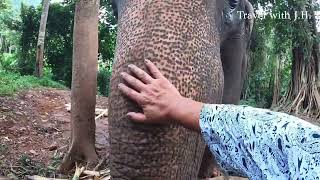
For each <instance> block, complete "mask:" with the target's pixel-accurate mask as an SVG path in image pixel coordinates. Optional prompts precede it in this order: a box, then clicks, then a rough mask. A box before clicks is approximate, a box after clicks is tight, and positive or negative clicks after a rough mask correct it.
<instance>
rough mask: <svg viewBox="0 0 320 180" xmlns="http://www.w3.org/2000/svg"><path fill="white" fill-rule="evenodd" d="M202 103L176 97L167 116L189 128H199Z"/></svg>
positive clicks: (197, 129)
mask: <svg viewBox="0 0 320 180" xmlns="http://www.w3.org/2000/svg"><path fill="white" fill-rule="evenodd" d="M202 106H203V103H200V102H197V101H194V100H192V99H190V98H186V97H182V96H181V97H180V98H177V100H176V102H175V103H172V106H171V108H170V111H169V118H170V119H172V121H173V122H175V123H178V124H180V125H182V126H184V127H186V128H188V129H191V130H196V131H199V130H200V126H199V119H200V112H201V109H202Z"/></svg>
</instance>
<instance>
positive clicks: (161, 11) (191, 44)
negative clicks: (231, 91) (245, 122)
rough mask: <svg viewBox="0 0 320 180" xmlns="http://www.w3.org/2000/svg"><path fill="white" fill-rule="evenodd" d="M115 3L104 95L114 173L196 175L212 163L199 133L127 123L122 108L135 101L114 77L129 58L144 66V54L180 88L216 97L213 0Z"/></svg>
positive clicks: (219, 81)
mask: <svg viewBox="0 0 320 180" xmlns="http://www.w3.org/2000/svg"><path fill="white" fill-rule="evenodd" d="M113 5H114V6H115V7H116V12H117V15H118V36H117V47H116V55H115V63H114V66H113V74H112V77H111V92H110V97H109V129H110V148H111V149H110V154H111V155H110V160H111V175H112V178H113V179H166V180H170V179H172V180H179V179H181V180H187V179H192V180H193V179H197V178H198V174H199V175H200V176H201V172H205V171H208V168H209V167H210V166H209V165H208V164H207V163H206V162H205V163H204V162H203V161H202V158H203V157H205V158H206V157H207V156H206V155H205V156H204V153H205V143H204V142H203V140H202V138H201V135H200V134H199V133H196V132H192V131H190V130H187V129H185V128H183V127H181V126H179V125H170V126H160V125H142V124H135V123H133V122H132V121H130V120H129V119H128V118H127V117H126V113H127V112H129V111H141V109H140V108H139V107H138V106H137V105H136V104H135V103H134V102H132V101H131V100H129V99H127V98H126V97H124V96H123V95H122V94H121V93H120V92H119V91H118V90H117V84H119V83H120V82H122V80H121V78H120V72H123V71H126V72H128V68H127V65H128V64H131V63H132V64H135V65H137V66H138V67H141V68H142V69H145V66H144V59H149V60H151V61H153V62H154V63H155V64H156V65H157V67H158V68H159V69H160V70H161V72H162V73H163V74H164V76H165V77H167V78H168V79H169V80H170V81H171V82H172V83H173V84H174V85H175V86H176V87H177V88H178V90H179V91H180V93H181V94H182V95H183V96H186V97H189V98H192V99H194V100H197V101H201V102H204V103H221V102H222V101H223V89H224V83H223V81H224V79H223V78H224V75H223V70H224V69H223V65H222V63H221V58H220V44H223V43H222V42H223V41H221V36H222V33H221V32H222V31H221V29H219V27H220V25H219V23H221V22H222V21H219V18H217V15H216V13H217V9H219V7H218V6H219V4H218V3H216V1H213V0H174V1H164V0H114V2H113ZM222 9H223V8H222ZM222 9H221V12H222V11H223V10H222ZM217 23H218V24H217ZM226 41H227V40H226ZM186 108H188V107H186ZM201 164H202V165H201ZM209 164H210V163H209ZM201 166H202V167H201ZM200 167H201V170H200ZM199 172H200V173H199Z"/></svg>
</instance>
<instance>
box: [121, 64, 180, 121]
mask: <svg viewBox="0 0 320 180" xmlns="http://www.w3.org/2000/svg"><path fill="white" fill-rule="evenodd" d="M145 64H146V66H147V68H148V70H149V72H150V73H151V74H150V75H149V74H148V73H146V72H145V71H143V70H142V69H140V68H138V67H137V66H135V65H132V64H131V65H129V69H130V71H131V72H132V73H133V74H134V75H135V76H132V75H130V74H128V73H126V72H122V73H121V77H122V78H123V79H124V80H125V81H126V82H127V83H128V85H129V86H130V87H129V86H127V85H125V84H122V83H121V84H119V86H118V87H119V90H120V91H121V92H122V93H123V94H125V95H126V96H128V97H129V98H130V99H132V100H133V101H135V102H137V103H138V104H139V106H141V107H142V110H143V113H138V112H129V113H128V114H127V116H129V118H131V119H132V120H134V121H136V122H143V123H155V124H168V123H170V122H169V121H170V120H172V118H173V116H174V115H173V114H174V111H175V110H174V109H175V107H176V106H177V104H179V103H181V101H183V100H184V98H183V97H182V96H181V95H180V93H179V91H178V90H177V89H176V88H175V87H174V86H173V84H172V83H171V82H170V81H169V80H168V79H166V78H165V77H164V76H163V75H162V74H161V72H160V71H159V69H158V68H157V67H156V66H155V65H154V64H153V63H152V62H151V61H149V60H145ZM131 87H132V88H131Z"/></svg>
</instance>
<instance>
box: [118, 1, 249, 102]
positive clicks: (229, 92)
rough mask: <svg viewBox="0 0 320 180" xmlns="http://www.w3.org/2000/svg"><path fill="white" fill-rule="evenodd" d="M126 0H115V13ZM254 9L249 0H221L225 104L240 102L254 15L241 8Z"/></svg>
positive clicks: (219, 2)
mask: <svg viewBox="0 0 320 180" xmlns="http://www.w3.org/2000/svg"><path fill="white" fill-rule="evenodd" d="M124 1H125V0H113V1H112V6H113V9H114V13H115V15H116V16H118V14H120V13H121V10H122V6H123V3H124ZM240 11H242V12H245V13H247V14H249V13H253V7H252V5H251V3H250V2H249V1H248V0H228V1H226V0H218V1H217V13H216V14H217V16H216V21H217V24H220V27H218V29H219V31H220V41H221V44H220V48H221V50H220V51H221V61H222V66H223V71H224V90H223V98H222V102H223V103H224V104H238V103H239V101H240V96H241V91H242V88H243V84H244V80H245V76H246V70H247V64H248V58H247V50H248V46H249V42H250V37H251V31H252V27H253V21H254V20H253V19H244V18H241V17H240V14H239V12H240Z"/></svg>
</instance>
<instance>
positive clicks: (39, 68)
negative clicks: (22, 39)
mask: <svg viewBox="0 0 320 180" xmlns="http://www.w3.org/2000/svg"><path fill="white" fill-rule="evenodd" d="M49 6H50V0H43V8H42V14H41V20H40V28H39V35H38V43H37V56H36V67H35V76H37V77H42V76H43V52H44V40H45V36H46V26H47V19H48V12H49Z"/></svg>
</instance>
